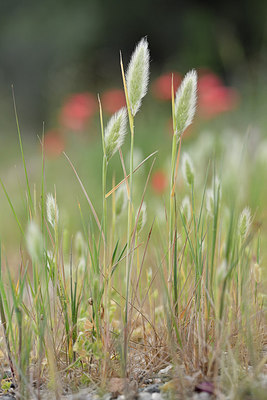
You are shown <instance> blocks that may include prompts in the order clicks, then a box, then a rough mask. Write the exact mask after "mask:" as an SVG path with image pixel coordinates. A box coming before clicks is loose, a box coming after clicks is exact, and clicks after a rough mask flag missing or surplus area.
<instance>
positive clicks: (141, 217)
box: [136, 202, 147, 233]
mask: <svg viewBox="0 0 267 400" xmlns="http://www.w3.org/2000/svg"><path fill="white" fill-rule="evenodd" d="M137 216H138V212H137ZM137 216H136V218H137ZM146 221H147V212H146V203H145V202H143V204H142V206H141V210H140V214H139V218H138V221H137V233H140V232H141V230H142V229H143V228H144V226H145V224H146Z"/></svg>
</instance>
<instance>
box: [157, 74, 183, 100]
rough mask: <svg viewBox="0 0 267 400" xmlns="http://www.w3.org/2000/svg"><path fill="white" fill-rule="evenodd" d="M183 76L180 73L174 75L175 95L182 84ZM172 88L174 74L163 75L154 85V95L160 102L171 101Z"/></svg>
mask: <svg viewBox="0 0 267 400" xmlns="http://www.w3.org/2000/svg"><path fill="white" fill-rule="evenodd" d="M181 80H182V79H181V75H180V74H179V73H178V72H175V73H173V88H174V94H175V92H176V90H177V89H178V87H179V85H180V83H181ZM171 87H172V73H167V74H164V75H161V76H160V77H159V78H158V79H156V80H155V81H154V83H153V85H152V93H153V94H154V96H155V97H156V98H157V99H159V100H170V99H171V97H172V94H171Z"/></svg>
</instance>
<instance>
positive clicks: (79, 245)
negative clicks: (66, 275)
mask: <svg viewBox="0 0 267 400" xmlns="http://www.w3.org/2000/svg"><path fill="white" fill-rule="evenodd" d="M74 246H75V250H76V254H77V256H78V258H82V257H83V256H84V255H85V254H86V243H85V241H84V238H83V235H82V233H81V232H80V231H79V232H77V233H76V235H75V241H74Z"/></svg>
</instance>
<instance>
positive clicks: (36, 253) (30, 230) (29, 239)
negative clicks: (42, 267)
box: [26, 221, 44, 262]
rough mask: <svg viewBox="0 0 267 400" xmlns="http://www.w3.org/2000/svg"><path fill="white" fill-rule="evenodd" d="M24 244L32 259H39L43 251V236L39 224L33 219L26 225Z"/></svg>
mask: <svg viewBox="0 0 267 400" xmlns="http://www.w3.org/2000/svg"><path fill="white" fill-rule="evenodd" d="M26 245H27V249H28V252H29V254H30V256H31V259H32V261H34V262H35V261H40V260H41V259H42V255H43V252H44V247H43V238H42V234H41V232H40V229H39V226H38V225H37V224H36V223H35V222H34V221H31V222H30V223H29V225H28V227H27V232H26Z"/></svg>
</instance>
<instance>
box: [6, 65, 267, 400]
mask: <svg viewBox="0 0 267 400" xmlns="http://www.w3.org/2000/svg"><path fill="white" fill-rule="evenodd" d="M121 67H122V75H123V84H124V90H125V94H126V99H127V113H128V118H129V124H130V133H131V137H130V142H131V143H130V168H129V172H128V165H127V161H126V157H125V154H126V152H127V149H125V147H127V145H128V142H127V140H126V144H125V146H123V148H122V150H123V152H124V153H125V154H123V152H122V150H121V149H118V148H116V150H117V153H118V154H119V155H120V157H118V154H117V155H115V156H114V158H115V157H117V159H118V160H120V161H119V162H120V164H119V163H117V164H115V163H114V162H113V161H111V162H109V160H107V158H106V154H107V152H106V150H107V149H106V144H105V134H106V131H105V126H106V124H105V122H106V121H103V115H102V111H101V97H100V101H99V104H100V133H101V134H102V148H103V161H102V166H103V170H102V178H101V173H98V172H96V176H97V177H98V178H97V180H98V184H99V185H98V186H99V188H98V189H97V190H96V193H97V196H96V198H95V199H94V200H95V202H93V201H92V200H91V197H90V196H91V193H92V192H93V191H94V186H92V187H91V186H90V182H89V184H88V181H89V180H88V177H87V176H85V183H83V179H81V177H80V173H79V169H78V168H77V169H76V167H75V164H76V160H75V159H74V160H73V159H72V158H69V156H68V155H66V157H62V158H64V160H63V161H64V163H65V165H64V169H63V171H64V172H63V173H64V174H65V175H67V174H69V172H71V173H72V174H73V176H74V178H75V183H71V184H69V183H68V184H67V190H64V191H63V193H60V191H59V189H58V188H57V189H55V188H54V187H52V188H51V192H52V194H49V192H48V193H46V189H45V188H46V186H47V184H46V179H47V174H46V172H47V166H46V160H45V157H44V154H42V156H40V168H39V170H40V179H39V183H38V184H37V185H33V184H32V182H31V179H30V177H29V175H28V173H29V171H30V168H29V166H28V167H27V165H26V164H27V158H26V157H25V156H24V151H23V146H22V138H21V134H20V129H19V123H18V117H17V112H16V107H15V114H16V115H15V118H16V123H17V128H18V135H19V145H20V150H21V156H22V163H23V170H24V174H25V185H26V186H25V187H26V197H25V198H24V199H22V201H23V206H22V207H23V210H24V211H23V212H18V211H17V205H15V203H13V198H12V197H11V196H10V195H9V192H8V189H7V187H6V183H5V182H4V178H3V180H1V184H2V187H3V189H4V191H3V193H4V195H5V196H6V198H7V204H9V206H10V209H11V213H12V214H13V217H14V219H15V221H16V224H17V230H18V232H20V233H19V235H20V239H19V240H20V241H21V243H22V246H21V250H20V252H19V254H18V255H17V256H16V258H15V260H16V261H15V264H13V263H14V262H12V263H9V261H8V257H7V256H6V254H5V250H4V251H3V249H4V246H1V253H2V255H1V262H0V316H1V317H0V318H1V322H2V326H1V338H2V340H1V341H0V357H1V365H2V366H1V369H2V371H1V372H2V375H3V373H4V371H5V370H6V368H9V370H10V371H11V381H12V382H13V384H14V386H15V387H16V389H17V392H18V393H19V395H20V398H25V399H27V398H31V397H32V398H42V396H43V394H44V393H45V392H46V391H47V390H49V391H50V393H51V396H52V394H53V396H54V397H55V398H60V397H61V396H62V393H63V392H64V390H65V391H66V390H67V389H68V390H70V391H77V390H79V388H81V387H84V386H89V385H91V386H93V387H97V388H101V389H102V390H103V391H105V390H107V388H108V387H109V382H110V380H111V378H112V377H127V378H129V380H130V381H137V383H138V385H142V383H143V382H144V381H145V379H146V378H150V377H153V376H155V375H156V374H157V373H158V372H159V370H160V369H162V368H164V367H166V366H168V365H172V366H173V369H172V372H171V376H170V379H171V378H172V379H171V381H170V382H169V383H168V385H167V386H165V388H166V390H168V392H169V393H170V395H171V394H173V396H174V397H178V396H181V398H184V397H185V396H186V395H188V393H189V392H190V391H191V392H192V390H193V389H194V385H195V384H196V383H197V382H201V381H204V380H207V381H209V382H212V383H213V384H214V385H215V391H216V394H217V395H218V396H220V397H221V398H226V397H227V396H230V398H242V397H240V396H241V394H240V393H242V390H245V389H246V390H250V391H251V392H253V393H254V392H255V388H254V385H255V382H257V380H258V379H259V377H260V376H261V374H262V373H263V372H264V368H265V366H264V364H266V357H265V358H264V355H263V354H264V352H263V350H264V345H265V344H266V336H265V334H264V327H265V322H266V321H265V318H266V316H265V311H266V303H264V301H265V297H264V293H263V290H264V287H263V283H264V270H263V256H262V254H261V248H264V246H263V245H261V243H265V236H264V235H263V238H262V239H261V232H260V231H261V221H260V219H259V218H260V217H258V216H257V214H259V215H261V214H260V212H261V206H260V205H259V207H258V208H259V209H258V210H257V206H258V204H257V199H258V197H257V195H255V192H256V193H260V192H261V190H264V189H261V186H262V182H264V178H265V177H266V164H265V161H264V159H263V158H261V157H260V156H259V157H258V158H255V159H254V160H253V162H252V161H251V159H250V154H249V146H246V145H245V146H243V147H242V141H241V140H240V138H239V136H238V135H236V134H232V135H228V136H227V135H224V137H223V138H217V139H215V138H211V137H210V136H209V135H208V134H203V135H201V136H200V137H199V139H198V141H196V142H192V143H191V144H189V145H186V143H184V142H185V140H184V139H183V136H182V134H181V135H180V136H178V135H177V133H176V131H175V126H176V124H177V120H180V119H181V115H179V114H178V115H177V113H176V112H175V105H174V104H175V93H173V96H172V104H170V110H171V109H172V116H173V127H174V133H173V144H172V148H171V146H170V149H169V151H170V153H171V162H168V169H167V168H166V170H168V180H169V189H168V191H167V192H166V193H165V195H163V196H162V198H161V199H160V200H159V199H158V198H156V195H155V194H153V192H152V191H151V188H150V184H149V182H150V180H151V174H153V171H154V169H155V165H154V164H155V163H157V162H158V159H160V158H161V152H160V151H159V152H158V153H155V154H154V151H155V150H157V148H155V147H153V144H154V141H153V140H151V141H150V144H151V145H152V148H150V153H148V154H146V155H145V157H144V158H146V156H147V155H149V154H152V156H151V157H149V158H148V159H146V160H145V162H144V163H143V164H142V165H141V166H140V168H139V169H138V170H135V165H134V150H135V139H137V140H138V134H139V133H138V118H139V114H137V115H133V112H132V108H131V104H130V100H129V98H133V97H134V98H136V96H132V94H131V93H130V95H128V89H129V87H134V88H135V87H137V88H138V85H139V79H140V73H138V74H137V75H138V77H139V78H138V80H137V82H135V84H134V85H131V86H127V79H125V75H124V69H123V64H122V61H121ZM138 68H140V65H138ZM139 72H140V71H139ZM137 92H138V93H139V92H140V91H138V90H137ZM172 92H173V91H172ZM189 97H190V96H189ZM188 101H189V102H190V101H191V100H190V98H189V100H188ZM178 109H179V107H178ZM186 110H187V107H185V112H186ZM183 116H184V115H183ZM140 118H141V113H140ZM155 118H156V116H155V115H154V113H153V122H152V123H153V124H156V122H155V121H154V119H155ZM114 129H115V128H114ZM114 132H115V131H114ZM115 133H116V132H115ZM117 133H118V132H117ZM182 133H183V132H182ZM116 137H117V136H116ZM114 138H115V136H114ZM114 140H115V139H114ZM139 140H140V139H139ZM248 140H249V139H248ZM185 146H186V150H187V151H188V153H189V156H188V157H190V158H189V159H191V162H189V164H188V161H187V164H186V158H185V150H184V148H185ZM208 146H210V148H211V150H210V148H209V147H208ZM215 149H216V157H215V156H213V155H214V151H215ZM259 150H260V148H258V151H259ZM165 151H166V149H165ZM98 154H100V153H98ZM184 160H185V161H184ZM248 160H249V161H250V162H249V163H248ZM63 161H62V162H63ZM183 164H185V167H184V168H181V166H183ZM94 169H95V170H98V169H99V170H100V169H101V161H100V159H98V158H97V157H96V158H95V159H94ZM121 171H123V172H121ZM240 171H242V173H241V172H240ZM115 172H116V174H115ZM183 172H184V173H183ZM50 173H51V175H52V174H53V173H54V169H51V171H50ZM127 174H129V175H127ZM48 175H49V173H48ZM67 176H70V175H67ZM192 176H193V178H192ZM101 179H102V182H101ZM68 181H70V178H68ZM72 182H74V181H72ZM121 182H123V184H124V186H123V185H120V188H122V187H123V188H124V189H123V190H124V191H125V196H126V198H127V200H128V213H127V212H126V210H125V209H123V207H122V208H121V210H120V213H117V212H116V209H117V207H116V205H118V201H119V196H118V193H119V189H118V187H119V186H118V184H120V183H121ZM251 187H253V191H252V190H250V188H251ZM73 188H75V196H76V197H78V198H79V200H78V207H77V211H78V213H77V214H78V216H77V214H76V217H75V226H79V231H78V232H77V230H76V229H75V230H74V228H73V225H72V224H70V223H69V221H68V219H69V218H68V215H67V216H66V215H65V216H64V202H65V201H66V202H67V201H68V199H67V198H66V193H67V194H69V193H70V194H71V192H72V191H73ZM78 190H79V192H78ZM245 190H247V193H248V194H249V196H247V197H250V198H251V200H252V204H251V207H252V209H253V212H252V215H251V218H247V219H246V220H245V221H243V222H242V221H241V220H240V218H242V217H241V216H242V211H243V209H244V208H245V206H246V205H247V204H246V202H245V198H246V196H244V194H243V193H242V191H245ZM101 191H102V194H101ZM79 193H81V195H79ZM261 193H262V192H261ZM107 194H108V195H107ZM47 195H49V197H47ZM83 196H84V197H83ZM185 196H187V199H189V200H187V207H188V209H187V210H186V209H185V207H184V206H182V204H186V203H183V199H184V197H185ZM47 198H49V199H50V201H46V199H47ZM82 198H84V202H82ZM75 200H76V199H75ZM16 202H17V201H16ZM144 202H145V203H146V205H147V206H146V209H147V220H146V213H145V211H144V207H143V204H144ZM95 203H96V204H95ZM69 213H71V208H70V209H69ZM126 214H128V215H126ZM70 217H71V216H70ZM77 220H78V221H80V222H79V223H78V222H77ZM244 226H245V227H244ZM263 228H264V227H263ZM264 234H265V233H264ZM1 369H0V370H1ZM3 376H4V375H3ZM188 377H191V378H192V377H194V378H192V381H191V382H192V384H191V386H190V387H189V388H188ZM11 381H10V380H8V379H6V378H5V376H4V378H3V379H2V383H1V386H2V390H3V391H4V390H5V391H8V389H9V386H10V382H11ZM125 382H126V381H125ZM248 388H249V389H248ZM183 396H184V397H183ZM238 396H239V397H238ZM255 396H256V395H255ZM257 396H258V397H255V398H263V397H260V396H263V395H262V393H261V392H260V391H259V392H258V393H257Z"/></svg>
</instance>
